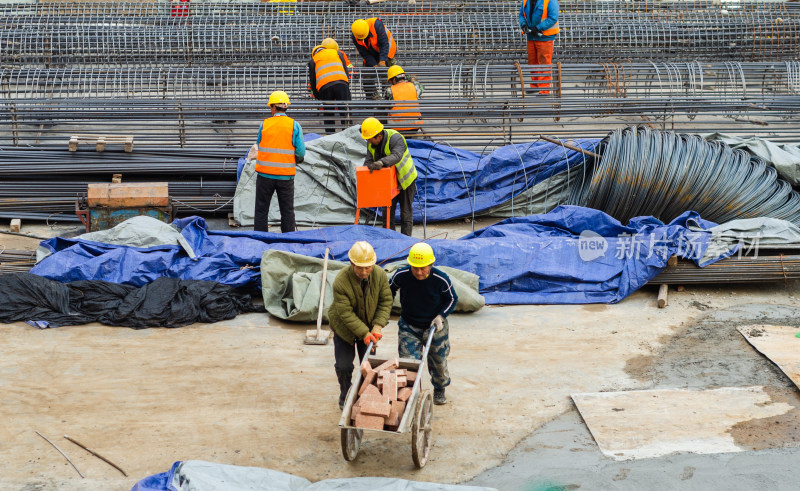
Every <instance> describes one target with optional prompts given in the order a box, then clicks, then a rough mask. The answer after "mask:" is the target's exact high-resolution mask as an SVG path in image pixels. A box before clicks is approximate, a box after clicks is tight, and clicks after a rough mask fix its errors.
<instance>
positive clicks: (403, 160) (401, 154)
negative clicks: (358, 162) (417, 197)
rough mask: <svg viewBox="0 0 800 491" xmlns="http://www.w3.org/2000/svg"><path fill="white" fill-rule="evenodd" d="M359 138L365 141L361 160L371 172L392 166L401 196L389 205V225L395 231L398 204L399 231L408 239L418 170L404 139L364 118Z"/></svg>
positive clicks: (397, 132)
mask: <svg viewBox="0 0 800 491" xmlns="http://www.w3.org/2000/svg"><path fill="white" fill-rule="evenodd" d="M361 138H363V139H365V140H367V156H366V158H365V159H364V165H366V166H367V167H368V168H369V170H370V171H374V170H379V169H383V168H384V167H391V166H395V169H396V170H397V184H398V186H399V187H400V193H399V194H398V195H397V196H395V197H394V198H393V199H392V204H391V205H390V206H389V216H388V217H386V220H389V226H390V227H391V228H392V230H394V214H395V209H396V208H397V203H400V232H401V233H403V234H405V235H408V236H409V237H411V232H412V228H413V226H414V211H413V209H412V207H411V206H412V205H413V203H414V193H415V192H416V190H417V168H416V167H415V166H414V160H413V159H412V158H411V152H409V151H408V143H406V138H405V137H404V136H403V135H402V134H400V132H399V131H395V130H391V129H384V128H383V123H381V122H380V121H378V120H377V119H375V118H367V119H365V120H364V122H363V123H361Z"/></svg>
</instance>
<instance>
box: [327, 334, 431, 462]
mask: <svg viewBox="0 0 800 491" xmlns="http://www.w3.org/2000/svg"><path fill="white" fill-rule="evenodd" d="M435 331H436V329H435V328H434V327H433V326H431V329H429V334H428V339H427V342H426V343H425V349H424V351H423V355H422V359H421V360H415V359H413V358H394V359H391V358H390V359H387V358H380V357H378V356H375V355H367V356H366V357H365V360H364V362H363V363H362V364H361V367H360V370H359V371H358V373H357V374H356V379H355V381H354V383H353V385H352V386H351V387H350V391H349V392H348V393H347V398H346V399H345V404H344V409H343V410H342V417H341V418H340V419H339V427H340V428H341V439H342V454H343V455H344V458H345V460H347V461H352V460H354V459H355V458H356V456H357V455H358V451H359V449H360V448H361V440H362V438H363V436H364V430H371V431H380V432H383V433H392V434H402V433H408V432H409V431H410V432H411V457H412V459H413V460H414V465H416V466H417V468H420V469H421V468H422V467H424V466H425V464H426V463H427V461H428V454H429V453H430V449H431V441H432V439H433V434H432V433H433V426H432V419H433V392H432V391H431V389H423V388H422V385H423V382H422V378H423V377H422V374H423V368H424V367H425V362H426V360H427V358H428V351H429V350H430V347H431V342H432V341H433V335H434V332H435ZM372 346H373V345H372V343H370V344H369V349H368V350H367V353H371V351H372Z"/></svg>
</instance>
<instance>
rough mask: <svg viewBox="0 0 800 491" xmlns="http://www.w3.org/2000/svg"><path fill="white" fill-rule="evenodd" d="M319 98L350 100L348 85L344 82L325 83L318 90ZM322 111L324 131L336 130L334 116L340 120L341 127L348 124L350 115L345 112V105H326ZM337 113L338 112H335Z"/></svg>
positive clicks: (331, 131)
mask: <svg viewBox="0 0 800 491" xmlns="http://www.w3.org/2000/svg"><path fill="white" fill-rule="evenodd" d="M319 99H320V100H321V101H325V102H327V101H350V100H352V99H353V98H352V96H351V95H350V86H349V85H348V84H346V83H344V82H332V83H329V84H326V85H325V86H324V87H322V89H320V91H319ZM324 107H325V109H326V110H323V111H322V117H323V118H324V119H325V121H324V123H325V133H326V134H331V133H335V132H336V119H334V118H336V117H337V116H338V118H339V120H340V121H341V122H342V129H344V128H347V127H349V126H350V115H349V114H348V113H347V105H346V104H342V105H330V106H329V105H327V104H325V106H324ZM337 113H338V114H337Z"/></svg>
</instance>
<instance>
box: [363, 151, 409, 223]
mask: <svg viewBox="0 0 800 491" xmlns="http://www.w3.org/2000/svg"><path fill="white" fill-rule="evenodd" d="M398 194H400V190H399V189H397V171H396V170H395V167H394V166H391V167H386V168H383V169H380V170H375V171H372V172H370V171H369V169H368V168H367V167H366V166H360V167H356V195H357V199H358V201H357V204H356V224H358V216H359V214H360V212H361V208H378V207H380V208H386V213H387V215H388V213H389V206H391V204H392V199H393V198H394V197H395V196H397V195H398ZM386 228H389V223H388V221H387V224H386Z"/></svg>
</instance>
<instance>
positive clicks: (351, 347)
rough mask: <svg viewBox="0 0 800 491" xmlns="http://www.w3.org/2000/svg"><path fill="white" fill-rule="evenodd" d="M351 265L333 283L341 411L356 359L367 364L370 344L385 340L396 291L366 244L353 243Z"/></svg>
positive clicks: (330, 317)
mask: <svg viewBox="0 0 800 491" xmlns="http://www.w3.org/2000/svg"><path fill="white" fill-rule="evenodd" d="M348 257H349V259H350V266H348V267H346V268H345V269H343V270H341V271H340V272H339V273H338V274H337V275H336V280H334V282H333V304H332V305H331V306H330V309H329V310H328V320H329V321H330V324H331V329H333V354H334V357H335V358H336V363H335V364H334V368H336V377H337V378H338V379H339V389H340V392H339V409H342V408H344V401H345V398H346V397H347V391H348V390H350V386H351V385H352V378H353V368H354V366H353V360H354V359H355V356H356V351H358V359H359V360H361V361H363V360H364V356H365V354H366V351H367V346H368V345H369V343H370V342H372V343H374V344H375V345H377V344H378V341H379V340H380V339H381V338H382V337H383V333H382V332H381V330H382V329H383V327H384V326H386V323H387V322H389V314H390V313H391V310H392V290H391V289H390V288H389V278H388V276H387V275H386V272H385V271H384V270H383V268H381V267H380V266H378V267H377V268H376V267H375V261H376V260H377V258H376V256H375V250H374V249H373V248H372V246H371V245H370V244H369V242H366V241H363V240H362V241H358V242H356V243H355V244H353V247H351V248H350V252H349V253H348Z"/></svg>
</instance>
